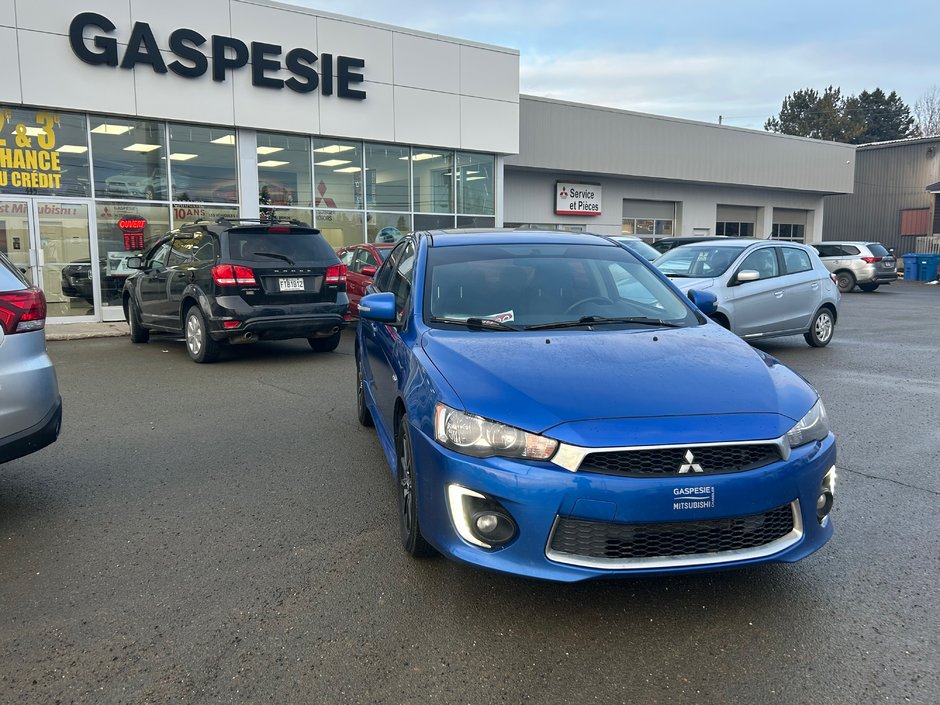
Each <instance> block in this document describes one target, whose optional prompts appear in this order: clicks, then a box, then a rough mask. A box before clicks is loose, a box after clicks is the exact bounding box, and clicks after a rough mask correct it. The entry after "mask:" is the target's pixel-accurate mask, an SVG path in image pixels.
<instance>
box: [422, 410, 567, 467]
mask: <svg viewBox="0 0 940 705" xmlns="http://www.w3.org/2000/svg"><path fill="white" fill-rule="evenodd" d="M434 438H435V440H437V442H438V443H440V444H441V445H442V446H444V447H445V448H450V449H451V450H453V451H456V452H458V453H463V454H464V455H472V456H473V457H475V458H490V457H492V456H494V455H498V456H500V457H503V458H529V459H531V460H548V459H549V458H551V457H552V455H554V453H555V450H556V449H557V448H558V441H555V440H552V439H551V438H545V436H539V435H538V434H535V433H528V432H527V431H523V430H522V429H519V428H514V427H512V426H507V425H506V424H501V423H497V422H495V421H487V420H486V419H484V418H482V417H481V416H474V415H473V414H466V413H464V412H463V411H457V410H456V409H451V408H450V407H449V406H446V405H444V404H440V403H438V404H437V406H435V407H434Z"/></svg>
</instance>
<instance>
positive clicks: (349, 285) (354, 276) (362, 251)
mask: <svg viewBox="0 0 940 705" xmlns="http://www.w3.org/2000/svg"><path fill="white" fill-rule="evenodd" d="M393 247H395V245H394V244H384V243H372V244H364V245H350V246H349V247H341V248H340V249H338V250H337V251H336V255H337V257H339V261H340V262H342V263H343V264H345V265H346V294H347V295H348V296H349V313H350V314H351V315H353V316H357V317H358V316H359V299H361V298H362V297H363V296H365V294H366V288H367V287H368V286H369V285H370V284H371V283H372V279H373V278H374V277H375V273H376V271H378V268H379V267H380V266H381V265H382V262H384V261H385V258H386V257H387V256H388V253H389V252H391V251H392V248H393Z"/></svg>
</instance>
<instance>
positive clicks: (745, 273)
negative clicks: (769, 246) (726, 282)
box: [734, 269, 760, 284]
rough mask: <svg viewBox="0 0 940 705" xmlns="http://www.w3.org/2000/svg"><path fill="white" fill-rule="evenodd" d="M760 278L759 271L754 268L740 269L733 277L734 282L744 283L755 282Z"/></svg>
mask: <svg viewBox="0 0 940 705" xmlns="http://www.w3.org/2000/svg"><path fill="white" fill-rule="evenodd" d="M758 279H760V272H758V271H757V270H756V269H742V270H741V271H740V272H738V273H737V275H736V276H735V278H734V283H735V284H744V283H746V282H756V281H757V280H758Z"/></svg>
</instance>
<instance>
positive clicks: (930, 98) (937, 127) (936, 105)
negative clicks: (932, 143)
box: [911, 86, 940, 137]
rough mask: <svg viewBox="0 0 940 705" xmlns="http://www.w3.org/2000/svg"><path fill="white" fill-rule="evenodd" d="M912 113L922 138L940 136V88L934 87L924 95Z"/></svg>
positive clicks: (915, 104)
mask: <svg viewBox="0 0 940 705" xmlns="http://www.w3.org/2000/svg"><path fill="white" fill-rule="evenodd" d="M911 112H912V113H913V114H914V118H915V119H916V120H917V128H918V129H919V130H920V135H921V137H935V136H940V86H933V87H932V88H931V89H930V90H929V91H927V92H926V93H924V95H922V96H921V97H920V100H918V101H917V102H916V103H914V109H913V110H912V111H911Z"/></svg>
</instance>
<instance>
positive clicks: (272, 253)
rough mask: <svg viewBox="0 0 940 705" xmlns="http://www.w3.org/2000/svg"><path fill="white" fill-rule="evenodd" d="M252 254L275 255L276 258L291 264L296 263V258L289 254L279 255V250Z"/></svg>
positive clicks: (260, 255) (261, 255)
mask: <svg viewBox="0 0 940 705" xmlns="http://www.w3.org/2000/svg"><path fill="white" fill-rule="evenodd" d="M251 254H253V255H258V256H259V257H273V258H274V259H279V260H283V261H285V262H287V264H289V265H291V266H293V265H294V260H292V259H291V258H290V257H288V256H287V255H279V254H278V253H277V252H252V253H251Z"/></svg>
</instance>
